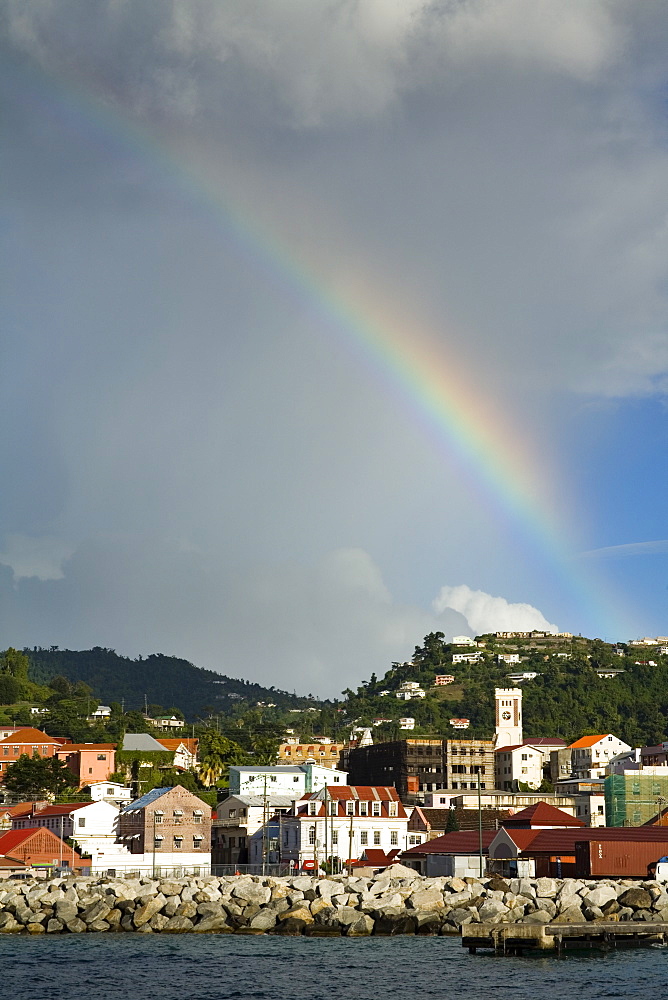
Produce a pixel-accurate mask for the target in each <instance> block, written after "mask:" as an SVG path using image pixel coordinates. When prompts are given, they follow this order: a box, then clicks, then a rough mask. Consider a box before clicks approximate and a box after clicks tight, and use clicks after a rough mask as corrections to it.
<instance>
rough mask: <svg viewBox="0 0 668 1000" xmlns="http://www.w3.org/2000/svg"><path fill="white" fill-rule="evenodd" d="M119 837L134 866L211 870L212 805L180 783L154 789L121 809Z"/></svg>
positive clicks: (161, 870) (155, 869) (158, 871)
mask: <svg viewBox="0 0 668 1000" xmlns="http://www.w3.org/2000/svg"><path fill="white" fill-rule="evenodd" d="M118 840H119V843H121V844H122V845H123V846H125V847H126V848H127V849H128V851H129V852H130V853H131V855H132V859H131V860H132V862H133V863H134V867H135V869H139V870H141V869H144V870H146V871H148V870H151V871H153V872H155V873H156V874H164V873H166V872H169V871H174V870H178V871H183V872H186V871H188V872H191V873H193V874H206V873H208V872H209V871H210V870H211V807H210V806H208V805H207V804H206V802H204V801H203V800H202V799H200V798H198V797H197V795H193V793H192V792H189V791H188V790H187V789H185V788H183V787H182V786H181V785H176V786H175V787H174V788H153V789H152V790H151V791H150V792H147V793H146V795H142V797H141V798H140V799H137V800H136V801H135V802H132V803H130V805H129V806H126V807H125V808H124V809H122V810H121V813H120V815H119V819H118Z"/></svg>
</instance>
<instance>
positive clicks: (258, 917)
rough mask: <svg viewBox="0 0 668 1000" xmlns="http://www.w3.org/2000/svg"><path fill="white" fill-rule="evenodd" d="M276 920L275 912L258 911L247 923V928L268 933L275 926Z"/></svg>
mask: <svg viewBox="0 0 668 1000" xmlns="http://www.w3.org/2000/svg"><path fill="white" fill-rule="evenodd" d="M277 919H278V914H277V913H276V911H275V910H267V909H264V910H260V912H259V913H256V914H255V916H254V917H253V918H252V920H251V921H250V923H249V925H248V926H249V927H250V928H251V929H252V930H256V931H268V930H271V928H272V927H275V926H276V921H277Z"/></svg>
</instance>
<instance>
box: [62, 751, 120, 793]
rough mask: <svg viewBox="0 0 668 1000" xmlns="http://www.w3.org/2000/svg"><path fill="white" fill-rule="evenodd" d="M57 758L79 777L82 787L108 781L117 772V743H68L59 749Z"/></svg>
mask: <svg viewBox="0 0 668 1000" xmlns="http://www.w3.org/2000/svg"><path fill="white" fill-rule="evenodd" d="M56 756H57V757H58V759H59V760H62V761H64V762H65V763H66V764H67V766H68V767H69V769H70V771H71V772H72V773H73V774H74V775H76V776H77V778H78V779H79V785H80V786H81V785H87V784H88V783H89V782H91V781H106V780H107V778H108V777H109V775H110V774H113V772H114V771H115V770H116V744H115V743H66V744H64V746H60V747H58V749H57V750H56Z"/></svg>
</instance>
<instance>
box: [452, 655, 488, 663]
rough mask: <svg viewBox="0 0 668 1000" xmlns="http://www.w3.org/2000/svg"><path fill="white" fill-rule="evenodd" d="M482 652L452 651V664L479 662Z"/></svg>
mask: <svg viewBox="0 0 668 1000" xmlns="http://www.w3.org/2000/svg"><path fill="white" fill-rule="evenodd" d="M481 660H482V653H453V656H452V662H453V665H454V664H457V663H480V661H481Z"/></svg>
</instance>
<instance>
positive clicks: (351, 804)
mask: <svg viewBox="0 0 668 1000" xmlns="http://www.w3.org/2000/svg"><path fill="white" fill-rule="evenodd" d="M354 815H355V801H354V799H349V800H348V802H346V816H354Z"/></svg>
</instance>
